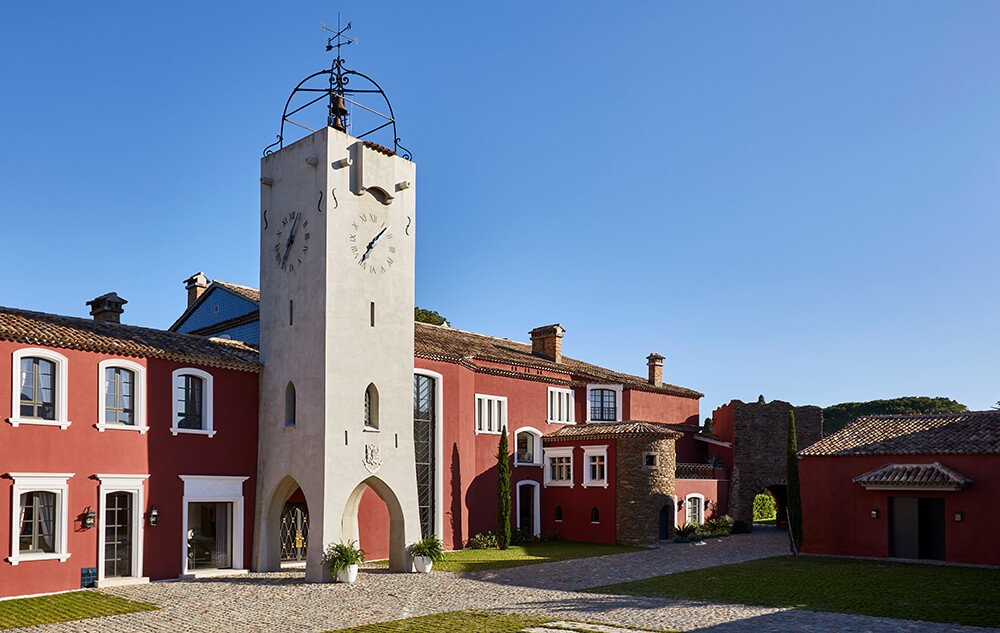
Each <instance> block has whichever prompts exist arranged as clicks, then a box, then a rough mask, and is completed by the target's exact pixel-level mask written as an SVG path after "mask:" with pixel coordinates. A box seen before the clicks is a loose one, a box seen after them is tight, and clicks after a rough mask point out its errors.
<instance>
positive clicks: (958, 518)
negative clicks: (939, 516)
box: [955, 512, 965, 523]
mask: <svg viewBox="0 0 1000 633" xmlns="http://www.w3.org/2000/svg"><path fill="white" fill-rule="evenodd" d="M955 520H956V521H958V522H959V523H961V522H962V521H964V520H965V513H964V512H956V513H955Z"/></svg>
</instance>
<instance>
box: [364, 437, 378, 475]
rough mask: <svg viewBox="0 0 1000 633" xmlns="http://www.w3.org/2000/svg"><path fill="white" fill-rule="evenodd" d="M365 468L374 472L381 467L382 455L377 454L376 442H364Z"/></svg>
mask: <svg viewBox="0 0 1000 633" xmlns="http://www.w3.org/2000/svg"><path fill="white" fill-rule="evenodd" d="M364 461H365V468H366V469H367V470H368V472H370V473H372V474H374V473H375V471H376V470H378V469H379V468H381V467H382V456H381V455H380V454H379V450H378V444H365V460H364Z"/></svg>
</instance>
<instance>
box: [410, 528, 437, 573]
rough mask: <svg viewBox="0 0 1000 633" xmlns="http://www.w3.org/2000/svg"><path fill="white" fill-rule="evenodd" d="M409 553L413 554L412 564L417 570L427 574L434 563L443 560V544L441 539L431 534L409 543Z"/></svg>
mask: <svg viewBox="0 0 1000 633" xmlns="http://www.w3.org/2000/svg"><path fill="white" fill-rule="evenodd" d="M410 554H411V555H412V556H413V566H414V567H415V568H416V569H417V572H418V573H421V574H429V573H430V572H431V567H433V566H434V563H438V562H441V561H442V560H444V544H443V543H441V539H439V538H438V537H437V536H435V535H433V534H431V535H430V536H428V537H427V538H425V539H423V540H420V541H417V542H416V543H414V544H413V545H411V546H410Z"/></svg>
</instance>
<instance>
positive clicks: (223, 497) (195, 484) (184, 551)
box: [178, 475, 250, 578]
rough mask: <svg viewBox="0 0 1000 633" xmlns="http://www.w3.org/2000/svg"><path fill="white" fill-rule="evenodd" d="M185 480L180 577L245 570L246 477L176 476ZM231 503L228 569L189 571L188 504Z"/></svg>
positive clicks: (232, 572)
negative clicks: (229, 562)
mask: <svg viewBox="0 0 1000 633" xmlns="http://www.w3.org/2000/svg"><path fill="white" fill-rule="evenodd" d="M178 477H180V478H181V481H183V482H184V497H183V498H182V499H181V577H188V578H191V577H196V576H216V575H220V574H225V575H228V574H239V573H246V572H247V570H246V568H244V566H243V537H244V531H243V482H245V481H246V480H247V479H250V478H249V477H232V476H224V475H178ZM189 503H231V504H233V516H232V521H230V526H229V529H230V530H232V532H231V533H230V535H229V546H230V547H231V548H232V551H231V552H230V558H231V560H232V568H231V569H205V570H194V571H189V570H188V504H189Z"/></svg>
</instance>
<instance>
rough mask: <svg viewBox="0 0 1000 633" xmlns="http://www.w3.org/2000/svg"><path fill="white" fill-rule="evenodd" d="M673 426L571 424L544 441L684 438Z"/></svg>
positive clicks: (648, 424) (613, 423)
mask: <svg viewBox="0 0 1000 633" xmlns="http://www.w3.org/2000/svg"><path fill="white" fill-rule="evenodd" d="M672 426H678V425H668V424H660V423H658V422H645V421H643V420H626V421H624V422H588V423H586V424H571V425H568V426H564V427H562V428H561V429H559V430H558V431H554V432H552V433H549V434H548V435H546V436H545V437H544V438H542V439H543V440H544V441H549V440H552V441H558V440H582V439H596V438H601V437H640V436H645V435H662V436H663V437H672V438H673V439H677V438H679V437H682V436H683V434H682V433H681V432H680V431H675V430H674V429H673V428H671V427H672Z"/></svg>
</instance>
